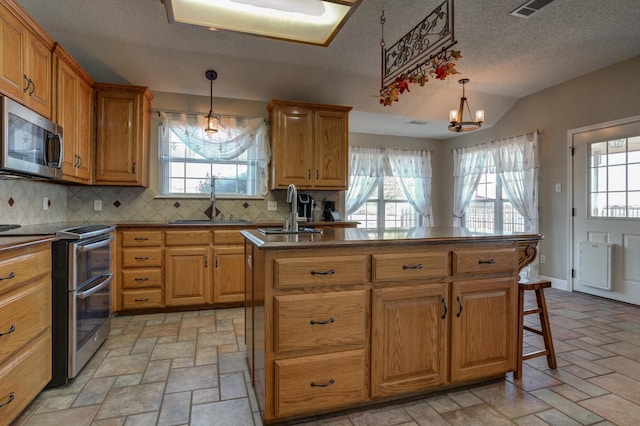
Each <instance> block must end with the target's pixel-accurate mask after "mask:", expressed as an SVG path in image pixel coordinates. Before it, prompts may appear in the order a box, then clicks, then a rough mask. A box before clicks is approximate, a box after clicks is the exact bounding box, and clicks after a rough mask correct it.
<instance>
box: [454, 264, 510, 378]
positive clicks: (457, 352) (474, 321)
mask: <svg viewBox="0 0 640 426" xmlns="http://www.w3.org/2000/svg"><path fill="white" fill-rule="evenodd" d="M517 290H518V289H517V287H516V286H514V279H513V278H512V277H504V278H492V279H480V280H469V281H457V282H454V283H453V287H452V294H451V303H450V314H451V382H452V383H459V382H468V381H472V380H478V379H482V378H487V377H497V376H500V375H502V374H504V373H506V372H508V371H512V370H513V369H514V367H515V361H516V340H515V338H516V332H517V324H518V321H517V315H518V313H517V307H518V301H517V296H518V295H517Z"/></svg>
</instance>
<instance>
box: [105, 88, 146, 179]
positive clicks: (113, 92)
mask: <svg viewBox="0 0 640 426" xmlns="http://www.w3.org/2000/svg"><path fill="white" fill-rule="evenodd" d="M95 89H96V161H95V170H94V182H93V183H94V184H95V185H115V186H144V187H147V186H149V126H150V119H151V100H152V99H153V96H152V95H151V92H150V91H149V89H148V88H147V87H140V86H126V85H119V84H103V83H96V87H95Z"/></svg>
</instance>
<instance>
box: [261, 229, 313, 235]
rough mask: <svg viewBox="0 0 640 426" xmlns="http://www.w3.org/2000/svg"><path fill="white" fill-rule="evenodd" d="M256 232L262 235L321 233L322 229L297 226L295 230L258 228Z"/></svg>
mask: <svg viewBox="0 0 640 426" xmlns="http://www.w3.org/2000/svg"><path fill="white" fill-rule="evenodd" d="M258 232H260V233H261V234H264V235H269V234H321V233H322V231H321V230H319V229H314V228H298V230H297V231H294V230H291V229H282V228H258Z"/></svg>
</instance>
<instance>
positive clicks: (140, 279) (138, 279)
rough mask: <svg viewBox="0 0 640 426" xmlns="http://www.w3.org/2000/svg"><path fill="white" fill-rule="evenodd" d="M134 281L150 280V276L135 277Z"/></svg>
mask: <svg viewBox="0 0 640 426" xmlns="http://www.w3.org/2000/svg"><path fill="white" fill-rule="evenodd" d="M133 280H134V281H149V277H142V278H134V279H133Z"/></svg>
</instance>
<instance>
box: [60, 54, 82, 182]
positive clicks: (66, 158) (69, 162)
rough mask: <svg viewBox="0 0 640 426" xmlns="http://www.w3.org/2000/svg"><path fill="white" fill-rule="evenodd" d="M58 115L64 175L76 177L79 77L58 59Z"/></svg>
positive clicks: (65, 176)
mask: <svg viewBox="0 0 640 426" xmlns="http://www.w3.org/2000/svg"><path fill="white" fill-rule="evenodd" d="M55 63H56V102H57V104H56V108H55V110H56V112H55V114H56V116H55V119H56V121H57V123H58V124H59V125H61V126H62V131H63V132H64V133H63V135H62V137H63V141H64V144H63V145H62V146H63V149H64V152H63V154H62V175H63V176H64V178H71V180H75V178H76V171H77V170H76V165H77V164H78V157H77V154H76V143H77V135H78V134H77V132H76V100H77V90H78V85H77V82H78V77H77V75H76V73H75V72H74V71H73V70H72V69H71V67H70V66H69V65H67V64H66V63H65V62H64V61H62V60H60V59H57V60H56V62H55Z"/></svg>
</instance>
